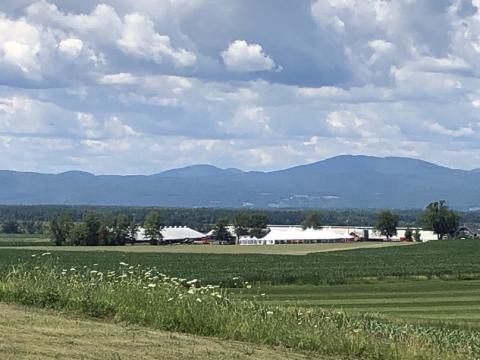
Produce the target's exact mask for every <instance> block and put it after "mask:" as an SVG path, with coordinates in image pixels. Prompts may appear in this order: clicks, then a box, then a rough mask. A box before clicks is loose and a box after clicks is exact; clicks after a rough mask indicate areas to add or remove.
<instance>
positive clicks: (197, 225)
mask: <svg viewBox="0 0 480 360" xmlns="http://www.w3.org/2000/svg"><path fill="white" fill-rule="evenodd" d="M92 211H93V212H95V213H97V214H98V215H100V216H110V215H118V214H126V215H127V216H128V217H129V219H131V220H133V221H135V222H137V223H143V222H144V221H145V219H146V216H147V215H148V214H149V213H150V212H151V211H158V212H160V214H161V216H162V219H163V221H164V223H165V224H168V225H169V226H189V227H191V228H193V229H196V230H199V231H202V232H208V231H209V230H211V228H212V226H213V225H214V224H216V223H217V222H218V221H219V220H220V219H228V221H229V222H230V223H233V221H234V220H235V218H236V217H237V216H238V215H239V214H241V213H243V212H248V213H250V214H257V215H263V216H266V217H267V222H268V223H269V224H273V225H298V224H300V223H302V222H303V220H304V219H305V217H306V216H307V215H308V214H309V213H310V212H311V210H293V209H278V210H277V209H265V210H256V209H217V208H157V207H133V206H124V207H122V206H84V205H71V206H70V205H0V223H1V222H4V221H11V220H14V221H19V222H22V221H34V222H37V223H39V224H44V225H45V224H47V223H48V222H49V221H51V220H52V219H53V218H55V217H58V216H59V215H62V214H69V216H70V217H71V218H72V220H73V221H74V222H79V221H83V218H84V216H85V214H86V213H88V212H92ZM377 213H378V210H375V209H329V210H322V211H321V214H322V223H323V224H324V225H340V226H342V225H345V226H346V225H348V224H355V225H358V226H373V224H374V223H375V220H376V215H377ZM396 213H397V214H398V215H399V217H400V220H399V221H400V225H401V226H409V225H410V226H420V223H419V222H418V217H419V215H420V214H421V210H416V209H413V210H398V211H396ZM462 216H464V214H462ZM478 219H479V222H480V212H479V217H478Z"/></svg>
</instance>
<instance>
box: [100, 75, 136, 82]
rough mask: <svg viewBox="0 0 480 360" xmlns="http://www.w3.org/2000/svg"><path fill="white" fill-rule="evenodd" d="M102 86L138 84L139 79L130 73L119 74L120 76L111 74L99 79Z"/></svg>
mask: <svg viewBox="0 0 480 360" xmlns="http://www.w3.org/2000/svg"><path fill="white" fill-rule="evenodd" d="M98 82H99V83H100V84H109V85H110V84H111V85H124V84H134V83H135V82H137V78H136V77H135V76H133V75H132V74H129V73H118V74H109V75H103V76H101V77H100V79H98Z"/></svg>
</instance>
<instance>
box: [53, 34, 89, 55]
mask: <svg viewBox="0 0 480 360" xmlns="http://www.w3.org/2000/svg"><path fill="white" fill-rule="evenodd" d="M58 49H59V50H60V52H62V53H64V54H66V55H68V56H73V57H76V56H78V55H79V54H80V52H81V51H82V49H83V41H82V40H80V39H74V38H69V39H65V40H62V41H60V44H58Z"/></svg>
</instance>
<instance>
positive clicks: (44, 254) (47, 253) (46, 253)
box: [42, 252, 52, 256]
mask: <svg viewBox="0 0 480 360" xmlns="http://www.w3.org/2000/svg"><path fill="white" fill-rule="evenodd" d="M46 255H52V253H49V252H45V253H43V254H42V256H46Z"/></svg>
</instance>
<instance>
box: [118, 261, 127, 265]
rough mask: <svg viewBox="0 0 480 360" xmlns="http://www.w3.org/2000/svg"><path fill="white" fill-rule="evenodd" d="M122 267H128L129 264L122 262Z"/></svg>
mask: <svg viewBox="0 0 480 360" xmlns="http://www.w3.org/2000/svg"><path fill="white" fill-rule="evenodd" d="M120 265H122V266H128V264H127V263H124V262H123V261H122V262H120Z"/></svg>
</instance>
